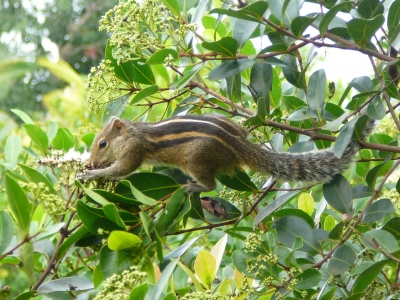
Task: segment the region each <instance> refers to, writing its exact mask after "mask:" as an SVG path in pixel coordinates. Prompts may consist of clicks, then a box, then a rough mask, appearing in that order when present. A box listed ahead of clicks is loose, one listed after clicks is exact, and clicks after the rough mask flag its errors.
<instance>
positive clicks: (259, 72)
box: [250, 63, 272, 117]
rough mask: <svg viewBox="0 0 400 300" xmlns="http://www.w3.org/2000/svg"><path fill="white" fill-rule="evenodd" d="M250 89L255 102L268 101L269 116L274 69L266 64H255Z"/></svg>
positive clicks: (251, 74) (252, 69)
mask: <svg viewBox="0 0 400 300" xmlns="http://www.w3.org/2000/svg"><path fill="white" fill-rule="evenodd" d="M250 87H251V90H252V94H253V98H255V100H258V99H260V98H264V100H265V101H266V113H267V114H269V93H270V91H271V89H272V67H271V66H270V65H268V64H264V63H257V64H255V65H254V66H253V67H252V68H251V72H250ZM264 117H265V114H264Z"/></svg>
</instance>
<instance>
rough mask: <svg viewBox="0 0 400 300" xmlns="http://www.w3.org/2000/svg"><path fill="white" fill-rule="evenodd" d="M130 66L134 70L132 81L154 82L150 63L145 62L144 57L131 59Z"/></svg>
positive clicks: (148, 83) (152, 83) (150, 83)
mask: <svg viewBox="0 0 400 300" xmlns="http://www.w3.org/2000/svg"><path fill="white" fill-rule="evenodd" d="M132 66H133V69H134V72H135V73H134V75H133V82H134V83H143V84H147V85H154V84H155V83H156V79H155V78H154V74H153V71H152V70H151V67H150V65H148V64H146V63H145V60H144V59H140V60H132Z"/></svg>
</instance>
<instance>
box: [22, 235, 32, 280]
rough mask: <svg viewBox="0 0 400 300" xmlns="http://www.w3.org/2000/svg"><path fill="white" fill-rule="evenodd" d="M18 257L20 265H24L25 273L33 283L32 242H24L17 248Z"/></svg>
mask: <svg viewBox="0 0 400 300" xmlns="http://www.w3.org/2000/svg"><path fill="white" fill-rule="evenodd" d="M19 258H20V259H21V263H22V266H23V267H24V270H25V274H26V276H27V277H28V281H29V283H30V284H33V280H34V277H33V272H34V253H33V244H32V242H30V241H29V242H26V243H24V244H22V246H21V247H20V248H19Z"/></svg>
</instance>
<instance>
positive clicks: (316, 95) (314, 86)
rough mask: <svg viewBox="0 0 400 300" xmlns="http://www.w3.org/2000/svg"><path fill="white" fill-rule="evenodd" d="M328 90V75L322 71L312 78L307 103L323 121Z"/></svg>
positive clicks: (309, 82)
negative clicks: (326, 91)
mask: <svg viewBox="0 0 400 300" xmlns="http://www.w3.org/2000/svg"><path fill="white" fill-rule="evenodd" d="M325 90H326V74H325V70H324V69H320V70H318V71H316V72H314V73H313V74H311V76H310V80H309V81H308V89H307V102H308V105H309V106H310V108H311V109H312V110H313V112H314V113H315V114H316V115H317V116H318V118H319V119H320V120H321V119H322V114H323V111H324V100H325Z"/></svg>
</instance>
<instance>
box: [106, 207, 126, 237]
mask: <svg viewBox="0 0 400 300" xmlns="http://www.w3.org/2000/svg"><path fill="white" fill-rule="evenodd" d="M103 211H104V214H105V215H106V216H107V218H108V219H109V220H111V221H113V222H114V223H115V224H117V225H118V226H119V227H121V228H123V229H125V230H127V227H126V226H125V223H124V221H122V219H121V217H120V216H119V213H118V208H117V206H116V205H115V204H114V203H109V204H106V205H104V206H103Z"/></svg>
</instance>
